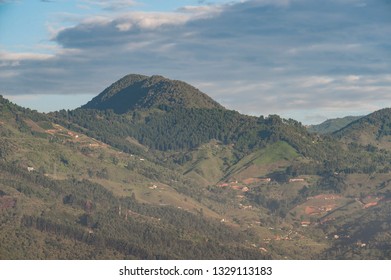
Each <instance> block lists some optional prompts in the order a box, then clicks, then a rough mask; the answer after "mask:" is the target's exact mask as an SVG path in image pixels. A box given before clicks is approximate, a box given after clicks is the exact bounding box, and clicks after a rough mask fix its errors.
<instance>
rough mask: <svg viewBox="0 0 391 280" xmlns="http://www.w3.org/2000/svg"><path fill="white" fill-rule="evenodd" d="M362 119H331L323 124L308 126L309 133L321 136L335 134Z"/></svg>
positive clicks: (354, 117) (349, 117) (352, 117)
mask: <svg viewBox="0 0 391 280" xmlns="http://www.w3.org/2000/svg"><path fill="white" fill-rule="evenodd" d="M361 117H362V116H347V117H343V118H335V119H329V120H326V121H324V122H322V123H321V124H317V125H310V126H308V131H309V132H312V133H319V134H327V133H333V132H336V131H338V130H340V129H341V128H343V127H345V126H347V125H349V124H350V123H352V122H354V121H356V120H358V119H360V118H361Z"/></svg>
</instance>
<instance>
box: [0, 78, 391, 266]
mask: <svg viewBox="0 0 391 280" xmlns="http://www.w3.org/2000/svg"><path fill="white" fill-rule="evenodd" d="M390 116H391V114H390V110H389V109H384V110H381V111H378V112H375V113H374V114H371V115H369V116H366V117H363V118H361V119H359V120H356V121H353V122H352V123H351V124H349V125H347V126H346V127H344V128H343V129H340V130H339V131H337V132H335V133H333V134H328V135H320V134H313V133H310V132H308V130H307V128H306V127H304V126H303V125H301V124H300V123H299V122H297V121H295V120H292V119H289V120H287V119H283V118H280V117H279V116H277V115H270V116H268V117H263V116H260V117H252V116H246V115H242V114H239V113H238V112H235V111H231V110H226V109H224V108H223V107H222V106H220V105H219V104H217V103H216V102H215V101H213V100H212V99H210V98H209V97H207V96H206V95H205V94H203V93H201V92H199V91H198V90H197V89H195V88H193V87H191V86H190V85H187V84H185V83H183V82H179V81H170V80H168V79H165V78H163V77H160V76H153V77H146V76H140V75H129V76H126V77H124V78H123V79H121V80H119V81H118V82H116V83H114V84H113V85H112V86H110V87H109V88H107V89H106V90H105V91H103V92H102V93H101V94H100V95H99V96H97V97H96V98H94V99H93V100H92V101H91V102H89V103H88V104H86V105H85V106H83V107H82V108H79V109H76V110H72V111H69V110H68V111H66V110H61V111H59V112H55V113H51V114H40V113H38V112H36V111H32V110H29V109H25V108H22V107H19V106H18V105H15V104H13V103H11V102H9V101H8V100H6V99H4V98H2V97H0V226H1V229H2V230H1V233H0V258H2V259H283V258H284V259H285V258H289V259H317V258H326V259H334V258H344V259H356V258H357V259H389V258H390V256H389V250H388V248H389V246H390V239H389V234H388V232H389V227H388V224H389V217H388V213H389V210H390V209H389V208H390V204H389V201H390V197H391V195H390V193H391V180H390V179H389V172H390V167H389V163H390V161H391V145H390V144H389V143H390V140H391V138H390V136H391V133H390V131H391V130H390V127H391V119H390ZM364 244H365V245H364Z"/></svg>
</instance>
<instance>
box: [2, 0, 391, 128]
mask: <svg viewBox="0 0 391 280" xmlns="http://www.w3.org/2000/svg"><path fill="white" fill-rule="evenodd" d="M131 73H135V74H144V75H162V76H165V77H167V78H170V79H176V80H183V81H185V82H188V83H190V84H192V85H194V86H195V87H197V88H199V89H200V90H201V91H203V92H205V93H206V94H208V95H209V96H211V97H212V98H213V99H215V100H216V101H218V102H219V103H220V104H222V105H223V106H225V107H226V108H228V109H233V110H237V111H239V112H241V113H244V114H248V115H256V116H260V115H263V116H267V115H269V114H279V115H281V116H283V117H285V118H293V119H296V120H298V121H300V122H302V123H303V124H316V123H320V122H322V121H324V120H326V119H329V118H335V117H343V116H347V115H364V114H368V113H371V112H373V111H375V110H378V109H381V108H384V107H390V106H391V0H371V1H366V0H247V1H245V0H241V1H239V0H238V1H234V0H220V1H217V0H204V1H202V0H165V1H161V0H144V1H143V0H113V1H107V0H102V1H98V0H96V1H95V0H79V1H77V0H26V1H23V0H0V94H1V95H3V96H5V97H6V98H8V99H10V100H11V101H13V102H15V103H17V104H19V105H21V106H24V107H29V108H32V109H36V110H38V111H41V112H49V111H54V110H59V109H74V108H76V107H79V106H81V105H83V104H85V103H86V102H87V101H89V100H90V99H92V97H94V96H96V95H98V94H99V93H100V92H101V91H103V90H104V89H105V88H106V87H108V86H109V85H110V84H112V83H113V82H115V81H116V80H118V79H120V78H121V77H123V76H125V75H127V74H131Z"/></svg>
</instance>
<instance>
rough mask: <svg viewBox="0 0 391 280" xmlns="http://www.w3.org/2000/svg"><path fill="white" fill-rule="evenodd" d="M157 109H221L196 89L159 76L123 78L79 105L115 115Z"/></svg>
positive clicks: (132, 75) (127, 76) (221, 107)
mask: <svg viewBox="0 0 391 280" xmlns="http://www.w3.org/2000/svg"><path fill="white" fill-rule="evenodd" d="M160 106H167V107H184V108H206V109H224V107H223V106H221V105H220V104H219V103H217V102H216V101H214V100H213V99H212V98H210V97H209V96H207V95H206V94H204V93H202V92H201V91H199V90H198V89H197V88H195V87H193V86H191V85H189V84H187V83H185V82H182V81H177V80H170V79H167V78H165V77H163V76H160V75H154V76H150V77H148V76H144V75H137V74H130V75H126V76H124V77H123V78H121V79H120V80H118V81H116V82H115V83H113V84H112V85H111V86H109V87H108V88H106V89H105V90H104V91H103V92H102V93H100V94H99V95H98V96H96V97H94V98H93V99H92V100H91V101H89V102H88V103H87V104H85V105H84V106H82V108H86V109H98V110H105V109H112V110H113V111H114V112H116V113H118V114H122V113H126V112H128V111H130V110H134V109H140V108H144V109H149V108H157V107H160Z"/></svg>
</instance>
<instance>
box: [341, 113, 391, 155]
mask: <svg viewBox="0 0 391 280" xmlns="http://www.w3.org/2000/svg"><path fill="white" fill-rule="evenodd" d="M334 136H336V137H337V138H338V139H341V140H342V141H344V142H346V143H353V142H354V143H357V144H361V145H373V146H375V147H378V148H385V149H391V144H390V140H391V109H390V108H385V109H382V110H379V111H376V112H374V113H371V114H369V115H367V116H365V117H363V118H361V119H358V120H356V121H354V122H352V123H351V124H350V125H348V126H346V127H344V128H343V129H341V130H339V131H337V132H335V133H334Z"/></svg>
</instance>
